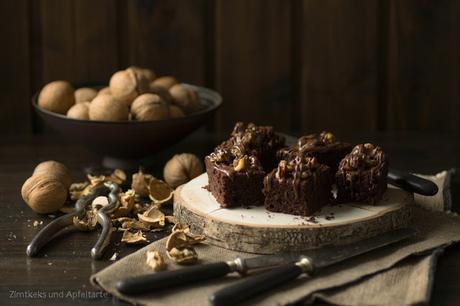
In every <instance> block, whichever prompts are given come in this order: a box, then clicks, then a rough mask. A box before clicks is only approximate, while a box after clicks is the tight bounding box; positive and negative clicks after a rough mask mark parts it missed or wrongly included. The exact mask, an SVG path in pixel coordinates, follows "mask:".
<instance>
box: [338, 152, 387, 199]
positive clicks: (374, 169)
mask: <svg viewBox="0 0 460 306" xmlns="http://www.w3.org/2000/svg"><path fill="white" fill-rule="evenodd" d="M387 174H388V161H387V158H386V155H385V152H383V150H382V149H381V148H380V147H379V146H374V145H373V144H370V143H366V144H359V145H357V146H355V147H354V148H353V150H352V151H351V153H350V154H348V155H347V156H345V158H344V159H343V160H342V161H341V162H340V165H339V169H338V171H337V173H336V180H337V202H339V203H345V202H367V203H370V204H375V203H377V202H378V201H379V200H380V199H381V197H382V195H383V193H384V192H385V190H386V189H387Z"/></svg>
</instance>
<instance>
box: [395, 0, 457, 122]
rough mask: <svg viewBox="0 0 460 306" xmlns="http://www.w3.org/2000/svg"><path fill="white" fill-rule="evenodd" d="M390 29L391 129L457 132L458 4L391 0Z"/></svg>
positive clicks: (445, 0) (449, 0)
mask: <svg viewBox="0 0 460 306" xmlns="http://www.w3.org/2000/svg"><path fill="white" fill-rule="evenodd" d="M390 25H391V27H390V30H389V35H390V38H389V43H390V45H389V67H388V69H389V72H388V75H389V101H388V109H389V117H388V126H389V128H392V129H426V130H444V131H452V130H458V128H459V126H460V122H459V120H460V118H459V115H460V106H459V101H460V86H459V84H460V44H459V37H460V3H459V2H458V1H453V0H443V1H392V2H391V4H390Z"/></svg>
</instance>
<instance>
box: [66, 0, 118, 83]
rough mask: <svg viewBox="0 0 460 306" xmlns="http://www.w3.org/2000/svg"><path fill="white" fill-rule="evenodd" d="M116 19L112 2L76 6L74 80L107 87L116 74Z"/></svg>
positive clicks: (89, 0) (88, 0)
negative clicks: (102, 84)
mask: <svg viewBox="0 0 460 306" xmlns="http://www.w3.org/2000/svg"><path fill="white" fill-rule="evenodd" d="M116 16H117V15H116V6H115V3H114V2H113V1H112V0H98V1H92V0H78V1H76V2H75V42H74V46H75V50H76V52H75V57H74V60H75V62H76V66H75V75H74V78H75V80H78V81H79V82H85V83H86V82H87V83H108V80H109V78H110V76H111V75H112V73H113V72H115V71H116V70H117V66H118V49H117V47H118V41H117V21H116Z"/></svg>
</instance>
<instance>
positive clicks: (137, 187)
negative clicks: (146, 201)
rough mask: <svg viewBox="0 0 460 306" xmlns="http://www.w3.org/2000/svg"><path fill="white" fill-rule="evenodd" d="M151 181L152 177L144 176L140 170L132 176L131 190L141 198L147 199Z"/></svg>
mask: <svg viewBox="0 0 460 306" xmlns="http://www.w3.org/2000/svg"><path fill="white" fill-rule="evenodd" d="M152 179H153V176H152V175H150V174H145V173H144V171H143V170H142V169H139V171H138V172H137V173H134V174H133V177H132V183H131V188H132V189H133V190H134V192H136V194H138V195H140V196H141V197H147V196H149V194H150V192H149V184H150V181H151V180H152Z"/></svg>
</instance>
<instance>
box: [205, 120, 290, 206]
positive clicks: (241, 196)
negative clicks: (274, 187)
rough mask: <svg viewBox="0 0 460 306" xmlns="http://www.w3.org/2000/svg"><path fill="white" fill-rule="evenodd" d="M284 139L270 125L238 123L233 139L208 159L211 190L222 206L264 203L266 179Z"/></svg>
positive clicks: (217, 148)
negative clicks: (264, 180) (264, 182)
mask: <svg viewBox="0 0 460 306" xmlns="http://www.w3.org/2000/svg"><path fill="white" fill-rule="evenodd" d="M284 141H285V140H284V138H283V137H280V136H279V135H277V134H276V133H275V131H274V129H273V127H271V126H257V125H255V124H253V123H249V124H245V123H242V122H238V123H237V124H236V125H235V128H234V129H233V132H232V133H231V136H230V138H229V139H228V140H226V141H224V142H223V143H222V144H220V145H219V146H217V147H216V149H215V150H214V152H213V153H211V154H210V155H208V156H207V157H206V158H205V166H206V172H207V174H208V181H209V183H208V189H209V191H210V192H211V193H212V194H213V195H214V197H215V198H216V200H217V202H218V203H219V204H220V205H221V207H237V206H250V205H263V203H264V197H263V193H262V189H263V179H264V176H265V175H266V170H267V169H269V170H271V169H273V168H274V166H275V165H276V152H277V151H278V150H279V149H280V148H281V147H283V146H284Z"/></svg>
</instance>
